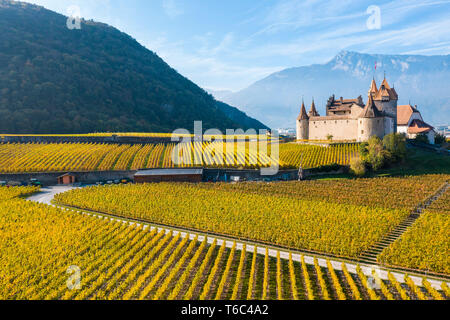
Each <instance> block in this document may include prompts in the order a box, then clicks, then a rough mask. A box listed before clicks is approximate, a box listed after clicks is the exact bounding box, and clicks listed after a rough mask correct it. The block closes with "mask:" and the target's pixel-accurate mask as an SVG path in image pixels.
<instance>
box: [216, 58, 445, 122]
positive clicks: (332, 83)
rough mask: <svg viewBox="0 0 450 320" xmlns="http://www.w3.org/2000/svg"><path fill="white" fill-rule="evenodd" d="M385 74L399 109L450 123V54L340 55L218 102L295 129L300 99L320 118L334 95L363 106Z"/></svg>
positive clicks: (266, 80)
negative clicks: (315, 109)
mask: <svg viewBox="0 0 450 320" xmlns="http://www.w3.org/2000/svg"><path fill="white" fill-rule="evenodd" d="M375 63H377V69H376V70H375ZM384 71H385V72H386V78H387V80H388V82H389V83H390V84H391V86H394V87H395V88H396V90H397V92H398V93H399V104H407V103H409V102H411V104H413V105H414V104H417V105H418V107H419V109H420V110H421V111H422V113H423V116H424V118H425V120H428V121H429V122H432V123H437V124H439V122H442V121H444V122H450V118H449V114H450V112H449V111H450V108H449V106H450V92H449V90H448V88H450V82H449V79H450V55H439V56H424V55H384V54H365V53H358V52H354V51H341V52H339V53H338V54H337V55H336V56H335V57H334V58H332V59H331V60H330V61H328V62H327V63H324V64H313V65H309V66H300V67H292V68H286V69H284V70H281V71H279V72H276V73H273V74H271V75H269V76H267V77H265V78H263V79H261V80H258V81H256V82H255V83H253V84H252V85H250V86H249V87H247V88H245V89H243V90H241V91H238V92H235V93H232V94H230V93H228V94H227V95H225V96H223V97H221V98H222V99H223V101H225V102H227V103H231V104H234V105H239V106H240V108H241V109H242V110H244V111H245V112H247V114H249V115H250V116H252V115H254V114H259V115H261V116H260V119H261V121H263V122H265V123H266V124H268V125H269V126H271V127H272V128H275V127H294V126H295V118H296V117H297V115H298V112H299V110H300V105H301V100H302V97H303V99H304V100H305V103H306V104H310V103H311V100H312V98H314V99H315V102H316V106H318V109H319V113H321V114H324V112H325V105H326V101H327V100H328V98H329V97H330V96H331V95H333V94H335V95H336V96H337V97H340V96H343V97H344V98H356V97H358V96H359V95H362V97H363V99H364V101H365V102H366V101H367V92H368V90H369V87H370V82H371V80H372V78H373V77H375V78H376V80H377V84H378V85H379V84H380V83H381V81H382V80H383V78H384Z"/></svg>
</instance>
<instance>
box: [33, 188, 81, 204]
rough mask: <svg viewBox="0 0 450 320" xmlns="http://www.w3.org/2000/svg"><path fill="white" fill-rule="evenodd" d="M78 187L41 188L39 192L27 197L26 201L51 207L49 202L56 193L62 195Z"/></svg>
mask: <svg viewBox="0 0 450 320" xmlns="http://www.w3.org/2000/svg"><path fill="white" fill-rule="evenodd" d="M77 188H78V187H72V186H53V187H45V188H41V192H39V193H35V194H33V195H32V196H30V197H28V198H27V199H28V200H31V201H34V202H38V203H45V204H49V205H51V204H52V203H51V201H52V200H53V198H54V197H55V196H56V195H57V194H58V193H63V192H66V191H69V190H72V189H77Z"/></svg>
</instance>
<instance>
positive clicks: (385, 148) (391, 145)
mask: <svg viewBox="0 0 450 320" xmlns="http://www.w3.org/2000/svg"><path fill="white" fill-rule="evenodd" d="M405 158H406V137H405V136H404V135H403V134H399V133H391V134H388V135H387V136H385V137H384V139H383V140H381V139H380V138H378V137H377V136H373V137H371V138H370V139H369V141H368V142H364V143H361V145H360V147H359V157H356V158H353V159H352V160H351V161H350V169H351V172H352V173H353V174H355V175H357V176H363V175H365V174H366V172H367V171H368V170H373V171H377V170H379V169H381V168H383V167H385V166H387V165H389V164H392V163H398V162H401V161H403V160H404V159H405Z"/></svg>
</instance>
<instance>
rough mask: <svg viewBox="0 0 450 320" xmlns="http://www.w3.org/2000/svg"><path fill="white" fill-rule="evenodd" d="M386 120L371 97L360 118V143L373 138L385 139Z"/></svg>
mask: <svg viewBox="0 0 450 320" xmlns="http://www.w3.org/2000/svg"><path fill="white" fill-rule="evenodd" d="M384 119H385V118H384V116H383V114H382V113H381V112H380V111H379V110H378V108H377V106H376V105H375V103H374V100H373V99H372V96H370V95H369V101H368V102H367V105H366V106H365V107H364V109H363V111H362V112H361V114H360V116H359V117H358V141H367V140H369V138H370V137H372V136H378V137H380V138H382V137H384V131H385V129H384V125H385V122H384V121H385V120H384Z"/></svg>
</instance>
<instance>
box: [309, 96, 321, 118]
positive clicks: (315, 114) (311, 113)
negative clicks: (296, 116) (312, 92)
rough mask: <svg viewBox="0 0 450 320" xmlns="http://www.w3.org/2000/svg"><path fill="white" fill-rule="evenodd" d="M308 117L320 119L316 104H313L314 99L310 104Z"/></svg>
mask: <svg viewBox="0 0 450 320" xmlns="http://www.w3.org/2000/svg"><path fill="white" fill-rule="evenodd" d="M308 117H309V118H311V117H320V115H319V113H318V112H317V110H316V104H315V103H314V99H313V101H312V104H311V110H309V112H308Z"/></svg>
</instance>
